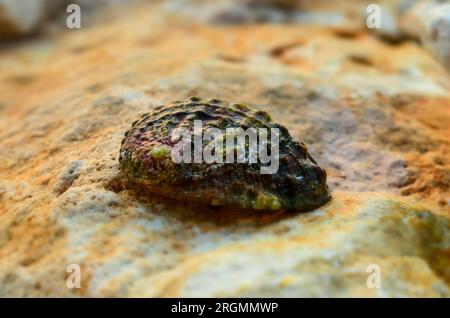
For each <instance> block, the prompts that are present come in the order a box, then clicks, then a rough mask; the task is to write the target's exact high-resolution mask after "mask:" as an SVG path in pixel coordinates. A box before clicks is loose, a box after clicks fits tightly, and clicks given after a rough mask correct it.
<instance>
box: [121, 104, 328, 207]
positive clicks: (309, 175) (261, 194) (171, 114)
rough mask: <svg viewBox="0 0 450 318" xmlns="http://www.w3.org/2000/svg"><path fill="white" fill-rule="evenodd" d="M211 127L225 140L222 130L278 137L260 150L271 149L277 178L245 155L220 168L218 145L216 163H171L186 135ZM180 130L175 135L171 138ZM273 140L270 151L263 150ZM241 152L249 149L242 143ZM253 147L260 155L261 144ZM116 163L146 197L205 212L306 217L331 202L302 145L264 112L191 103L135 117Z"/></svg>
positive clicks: (205, 142)
mask: <svg viewBox="0 0 450 318" xmlns="http://www.w3.org/2000/svg"><path fill="white" fill-rule="evenodd" d="M199 121H201V123H202V125H201V130H200V131H198V129H197V130H196V129H194V128H195V127H194V126H195V124H196V123H198V122H199ZM210 128H214V129H215V131H216V132H223V136H225V137H228V136H229V133H228V130H227V129H229V128H242V130H247V129H248V128H255V129H259V130H260V131H267V132H269V134H270V135H271V134H272V133H271V132H272V131H275V130H276V131H278V139H277V140H276V139H271V138H269V137H267V143H266V144H265V146H267V148H268V149H272V151H273V149H275V150H277V154H275V152H274V153H272V154H271V155H274V156H273V157H272V160H276V161H277V163H278V165H277V169H276V171H274V172H272V173H267V172H265V173H262V167H263V166H267V164H263V163H262V162H260V161H258V162H256V163H255V162H254V161H253V162H252V161H249V160H248V157H249V156H248V155H249V150H248V149H247V150H243V153H244V154H245V156H244V161H241V162H236V160H235V161H234V162H231V161H229V162H227V161H226V158H227V157H226V155H227V154H229V153H230V151H229V149H228V148H226V146H225V145H226V141H221V142H220V144H221V145H224V149H225V151H223V153H221V154H219V155H218V157H220V158H223V161H222V162H221V161H213V162H211V161H208V162H207V161H205V160H200V161H198V160H197V161H196V160H194V159H193V160H192V161H190V162H187V161H186V160H185V161H181V162H180V160H176V156H175V157H174V149H176V147H177V146H179V144H180V139H182V138H183V137H186V135H190V134H192V138H191V139H188V140H190V141H195V138H196V136H198V135H199V134H200V135H202V134H203V133H206V131H207V130H208V129H210ZM271 129H272V130H271ZM179 131H181V132H182V133H178V134H177V132H179ZM227 133H228V135H227ZM215 138H217V136H215V137H214V138H213V139H208V138H206V139H205V138H203V139H201V140H200V143H201V146H202V147H203V149H205V147H207V146H208V145H210V144H211V142H212V140H216V139H215ZM258 138H259V135H258ZM260 140H262V139H258V141H260ZM274 140H276V141H277V144H278V145H276V146H277V148H270V147H271V146H272V145H274ZM222 142H223V143H222ZM216 145H217V144H216ZM240 145H241V146H242V145H246V146H248V145H249V139H246V140H245V142H244V143H243V144H240ZM238 146H239V144H237V143H236V144H235V145H234V148H232V152H233V155H234V154H237V152H238V150H237V148H236V147H238ZM257 146H258V147H259V148H257V150H256V152H257V153H259V152H258V151H259V150H261V147H262V145H261V144H260V143H258V144H257ZM193 148H194V149H195V146H193V145H191V143H189V149H193ZM185 149H186V148H185ZM178 150H179V148H178ZM215 151H217V149H215ZM194 152H195V151H194ZM232 157H233V156H232ZM235 158H237V157H235ZM119 162H120V168H121V170H122V172H123V173H124V174H125V175H126V176H127V177H128V179H130V180H131V181H132V183H133V184H134V185H136V186H138V187H141V188H142V189H144V190H146V191H148V192H150V193H155V194H159V195H162V196H165V197H169V198H174V199H177V200H184V201H192V202H196V203H201V204H205V205H215V206H224V207H232V208H244V209H255V210H280V209H285V210H296V211H305V210H308V209H312V208H315V207H318V206H320V205H322V204H324V203H325V202H327V201H328V200H329V199H330V194H329V192H328V187H327V185H326V173H325V170H324V169H322V168H321V167H319V166H318V165H317V163H316V162H315V161H314V160H313V159H312V157H311V156H310V155H309V153H308V151H307V149H306V146H305V144H303V143H299V142H296V141H294V140H293V139H292V137H291V136H290V134H289V132H288V131H287V129H286V128H285V127H283V126H281V125H279V124H276V123H273V122H272V120H271V118H270V116H269V115H268V114H267V113H266V112H263V111H255V110H251V109H250V108H249V107H248V106H247V105H244V104H237V103H227V102H225V101H222V100H219V99H210V100H202V99H200V98H198V97H191V98H189V99H187V100H186V101H184V102H181V101H176V102H173V103H171V104H169V105H166V106H159V107H156V108H155V109H153V111H151V112H150V113H147V114H144V115H142V116H141V117H140V118H139V119H138V120H136V121H135V122H133V124H132V127H131V129H130V130H128V131H127V132H126V133H125V137H124V139H123V140H122V146H121V149H120V156H119ZM266 163H267V161H266Z"/></svg>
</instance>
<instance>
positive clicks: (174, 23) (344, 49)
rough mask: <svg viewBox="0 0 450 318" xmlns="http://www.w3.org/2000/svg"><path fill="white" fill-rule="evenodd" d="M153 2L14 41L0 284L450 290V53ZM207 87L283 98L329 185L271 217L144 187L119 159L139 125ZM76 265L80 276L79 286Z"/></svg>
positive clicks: (275, 101) (37, 292)
mask: <svg viewBox="0 0 450 318" xmlns="http://www.w3.org/2000/svg"><path fill="white" fill-rule="evenodd" d="M142 6H144V7H137V8H133V7H130V8H128V9H125V8H122V9H121V10H120V12H116V13H114V12H110V13H108V14H107V15H106V16H105V18H104V19H103V20H102V23H99V24H98V25H93V26H90V27H89V28H86V29H82V30H78V31H71V30H65V29H63V31H61V34H55V35H53V36H50V37H43V38H40V39H37V40H34V41H30V42H27V43H25V42H24V43H23V44H22V45H16V46H8V47H3V48H2V51H1V52H0V81H1V83H2V85H1V86H0V128H1V129H0V296H269V295H270V296H380V297H383V296H399V297H408V296H410V297H417V296H420V297H421V296H427V297H428V296H436V297H439V296H440V297H450V272H449V268H450V266H449V263H450V223H449V222H450V221H449V220H450V218H449V213H450V202H449V199H450V144H449V136H450V124H449V123H450V98H449V89H450V83H449V78H448V75H447V74H446V72H445V70H444V69H443V68H442V66H440V65H439V64H438V63H437V62H435V61H434V60H433V59H432V58H431V57H430V56H429V55H428V54H427V53H426V52H425V51H424V50H423V49H422V48H421V47H420V46H419V45H418V44H417V43H414V42H404V43H400V44H397V45H392V44H388V43H384V42H382V41H381V40H380V39H378V38H376V37H374V36H373V35H372V34H367V33H364V32H360V31H358V32H355V31H354V30H353V29H345V28H344V29H343V28H339V29H334V28H330V27H318V26H299V25H268V24H261V25H234V26H232V27H231V26H220V25H210V24H207V23H202V24H198V23H196V22H194V20H192V19H189V18H187V15H182V14H180V15H178V14H177V13H175V11H174V10H168V9H167V6H166V5H162V6H161V5H160V4H158V3H156V4H143V5H142ZM147 6H148V7H147ZM180 10H181V9H180ZM105 14H106V13H105ZM131 17H132V18H131ZM192 95H201V96H206V97H217V98H223V99H226V100H235V99H237V98H236V96H238V97H239V98H238V99H239V100H240V101H242V102H245V103H249V104H252V105H253V106H254V107H255V108H257V109H260V110H266V111H269V112H270V113H271V114H272V115H273V117H274V120H275V121H277V122H280V123H282V124H283V125H285V126H287V128H288V129H289V131H290V132H291V134H292V135H294V136H295V137H297V138H298V139H299V140H304V141H305V142H306V143H307V144H308V145H309V150H310V152H311V155H312V156H313V157H314V158H315V159H316V160H317V161H318V164H319V165H321V166H322V167H324V168H325V169H326V170H327V172H328V175H329V185H330V187H331V188H332V190H333V200H332V201H330V202H329V203H328V204H327V205H325V206H323V207H321V208H319V209H317V210H315V211H313V212H311V213H308V214H295V213H288V214H286V213H276V214H273V213H269V214H264V215H261V214H254V213H248V212H238V211H234V210H224V209H212V208H204V207H200V206H196V205H193V204H192V205H189V204H188V205H186V204H180V203H177V202H174V201H172V200H167V199H164V198H160V197H156V196H152V195H150V196H149V195H148V194H146V193H142V192H139V191H136V190H135V189H133V188H132V187H130V186H129V184H128V183H127V182H126V181H124V179H123V178H122V175H121V174H120V171H119V165H118V160H117V159H118V151H119V148H120V142H121V140H122V137H123V134H124V132H125V131H126V130H127V129H128V128H129V126H130V123H131V122H132V121H133V120H134V118H135V117H136V116H137V115H138V114H142V113H145V112H148V110H149V109H151V108H153V107H155V106H157V105H159V104H163V103H165V102H169V101H171V100H174V99H184V98H186V97H188V96H192ZM419 201H420V203H419ZM73 263H75V264H78V265H80V267H81V288H80V289H69V288H68V287H67V286H66V278H67V277H68V275H69V273H67V272H66V267H67V266H68V265H69V264H73ZM370 264H377V265H379V266H380V269H381V288H380V289H376V288H374V289H372V288H368V286H367V284H366V281H367V278H368V276H369V274H370V273H367V272H366V269H367V267H368V266H369V265H370Z"/></svg>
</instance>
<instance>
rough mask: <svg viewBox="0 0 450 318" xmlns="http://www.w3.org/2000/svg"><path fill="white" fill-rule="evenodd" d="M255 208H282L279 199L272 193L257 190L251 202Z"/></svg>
mask: <svg viewBox="0 0 450 318" xmlns="http://www.w3.org/2000/svg"><path fill="white" fill-rule="evenodd" d="M253 208H254V209H255V210H279V209H281V208H282V205H281V202H280V200H279V199H278V198H277V197H276V196H275V195H273V194H270V193H264V192H259V193H258V195H257V197H256V199H255V201H254V202H253Z"/></svg>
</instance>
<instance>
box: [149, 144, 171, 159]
mask: <svg viewBox="0 0 450 318" xmlns="http://www.w3.org/2000/svg"><path fill="white" fill-rule="evenodd" d="M150 155H151V156H152V157H153V158H155V159H160V158H164V157H170V148H169V147H167V146H158V147H155V148H153V149H152V150H151V151H150Z"/></svg>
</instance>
